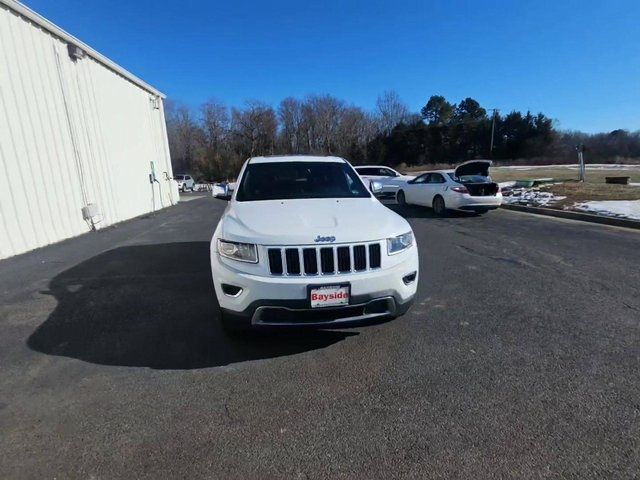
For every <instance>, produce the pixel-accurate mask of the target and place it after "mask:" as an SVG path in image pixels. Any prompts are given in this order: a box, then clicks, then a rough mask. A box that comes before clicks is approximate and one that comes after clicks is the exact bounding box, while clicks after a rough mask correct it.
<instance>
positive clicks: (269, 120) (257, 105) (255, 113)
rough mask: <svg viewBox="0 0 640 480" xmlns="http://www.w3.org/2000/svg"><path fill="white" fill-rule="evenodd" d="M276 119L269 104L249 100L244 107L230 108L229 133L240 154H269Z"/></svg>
mask: <svg viewBox="0 0 640 480" xmlns="http://www.w3.org/2000/svg"><path fill="white" fill-rule="evenodd" d="M277 129H278V119H277V118H276V113H275V111H274V110H273V108H271V107H270V106H269V105H266V104H265V103H262V102H258V101H249V102H247V103H246V106H245V108H243V109H237V108H233V109H232V110H231V133H232V134H233V136H234V137H235V144H236V152H237V153H238V154H241V155H246V156H254V155H269V154H272V153H273V151H274V147H275V143H276V133H277Z"/></svg>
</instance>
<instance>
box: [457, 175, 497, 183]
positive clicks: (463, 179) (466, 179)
mask: <svg viewBox="0 0 640 480" xmlns="http://www.w3.org/2000/svg"><path fill="white" fill-rule="evenodd" d="M449 176H450V177H451V179H452V180H453V181H456V182H460V183H487V182H490V181H491V177H485V176H484V175H461V176H459V177H456V174H455V173H450V174H449Z"/></svg>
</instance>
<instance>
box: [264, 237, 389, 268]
mask: <svg viewBox="0 0 640 480" xmlns="http://www.w3.org/2000/svg"><path fill="white" fill-rule="evenodd" d="M268 258H269V271H270V272H271V274H272V275H284V274H286V275H318V274H322V275H335V274H341V273H351V272H364V271H366V270H372V269H375V268H380V265H381V262H382V250H381V248H380V244H379V243H369V244H358V245H337V246H330V247H329V246H324V247H271V248H269V249H268ZM301 267H302V268H301Z"/></svg>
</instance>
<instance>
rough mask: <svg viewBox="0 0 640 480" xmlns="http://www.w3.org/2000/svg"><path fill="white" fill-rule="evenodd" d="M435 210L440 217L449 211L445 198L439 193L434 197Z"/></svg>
mask: <svg viewBox="0 0 640 480" xmlns="http://www.w3.org/2000/svg"><path fill="white" fill-rule="evenodd" d="M433 211H434V213H435V214H436V215H437V216H438V217H444V216H445V215H446V213H447V207H446V205H445V203H444V198H442V197H441V196H440V195H438V196H437V197H436V198H434V199H433Z"/></svg>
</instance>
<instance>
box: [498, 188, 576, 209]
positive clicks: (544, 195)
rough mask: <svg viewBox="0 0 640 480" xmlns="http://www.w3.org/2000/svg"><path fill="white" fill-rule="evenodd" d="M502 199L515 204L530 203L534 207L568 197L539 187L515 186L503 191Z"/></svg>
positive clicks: (545, 205)
mask: <svg viewBox="0 0 640 480" xmlns="http://www.w3.org/2000/svg"><path fill="white" fill-rule="evenodd" d="M503 195H504V196H503V199H502V201H503V202H504V203H509V204H514V205H529V206H534V207H548V206H550V205H553V204H554V203H556V202H558V201H560V200H564V199H565V198H567V197H563V196H561V195H554V194H553V193H551V192H544V191H540V189H539V188H514V189H512V190H510V191H508V192H504V193H503Z"/></svg>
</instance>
